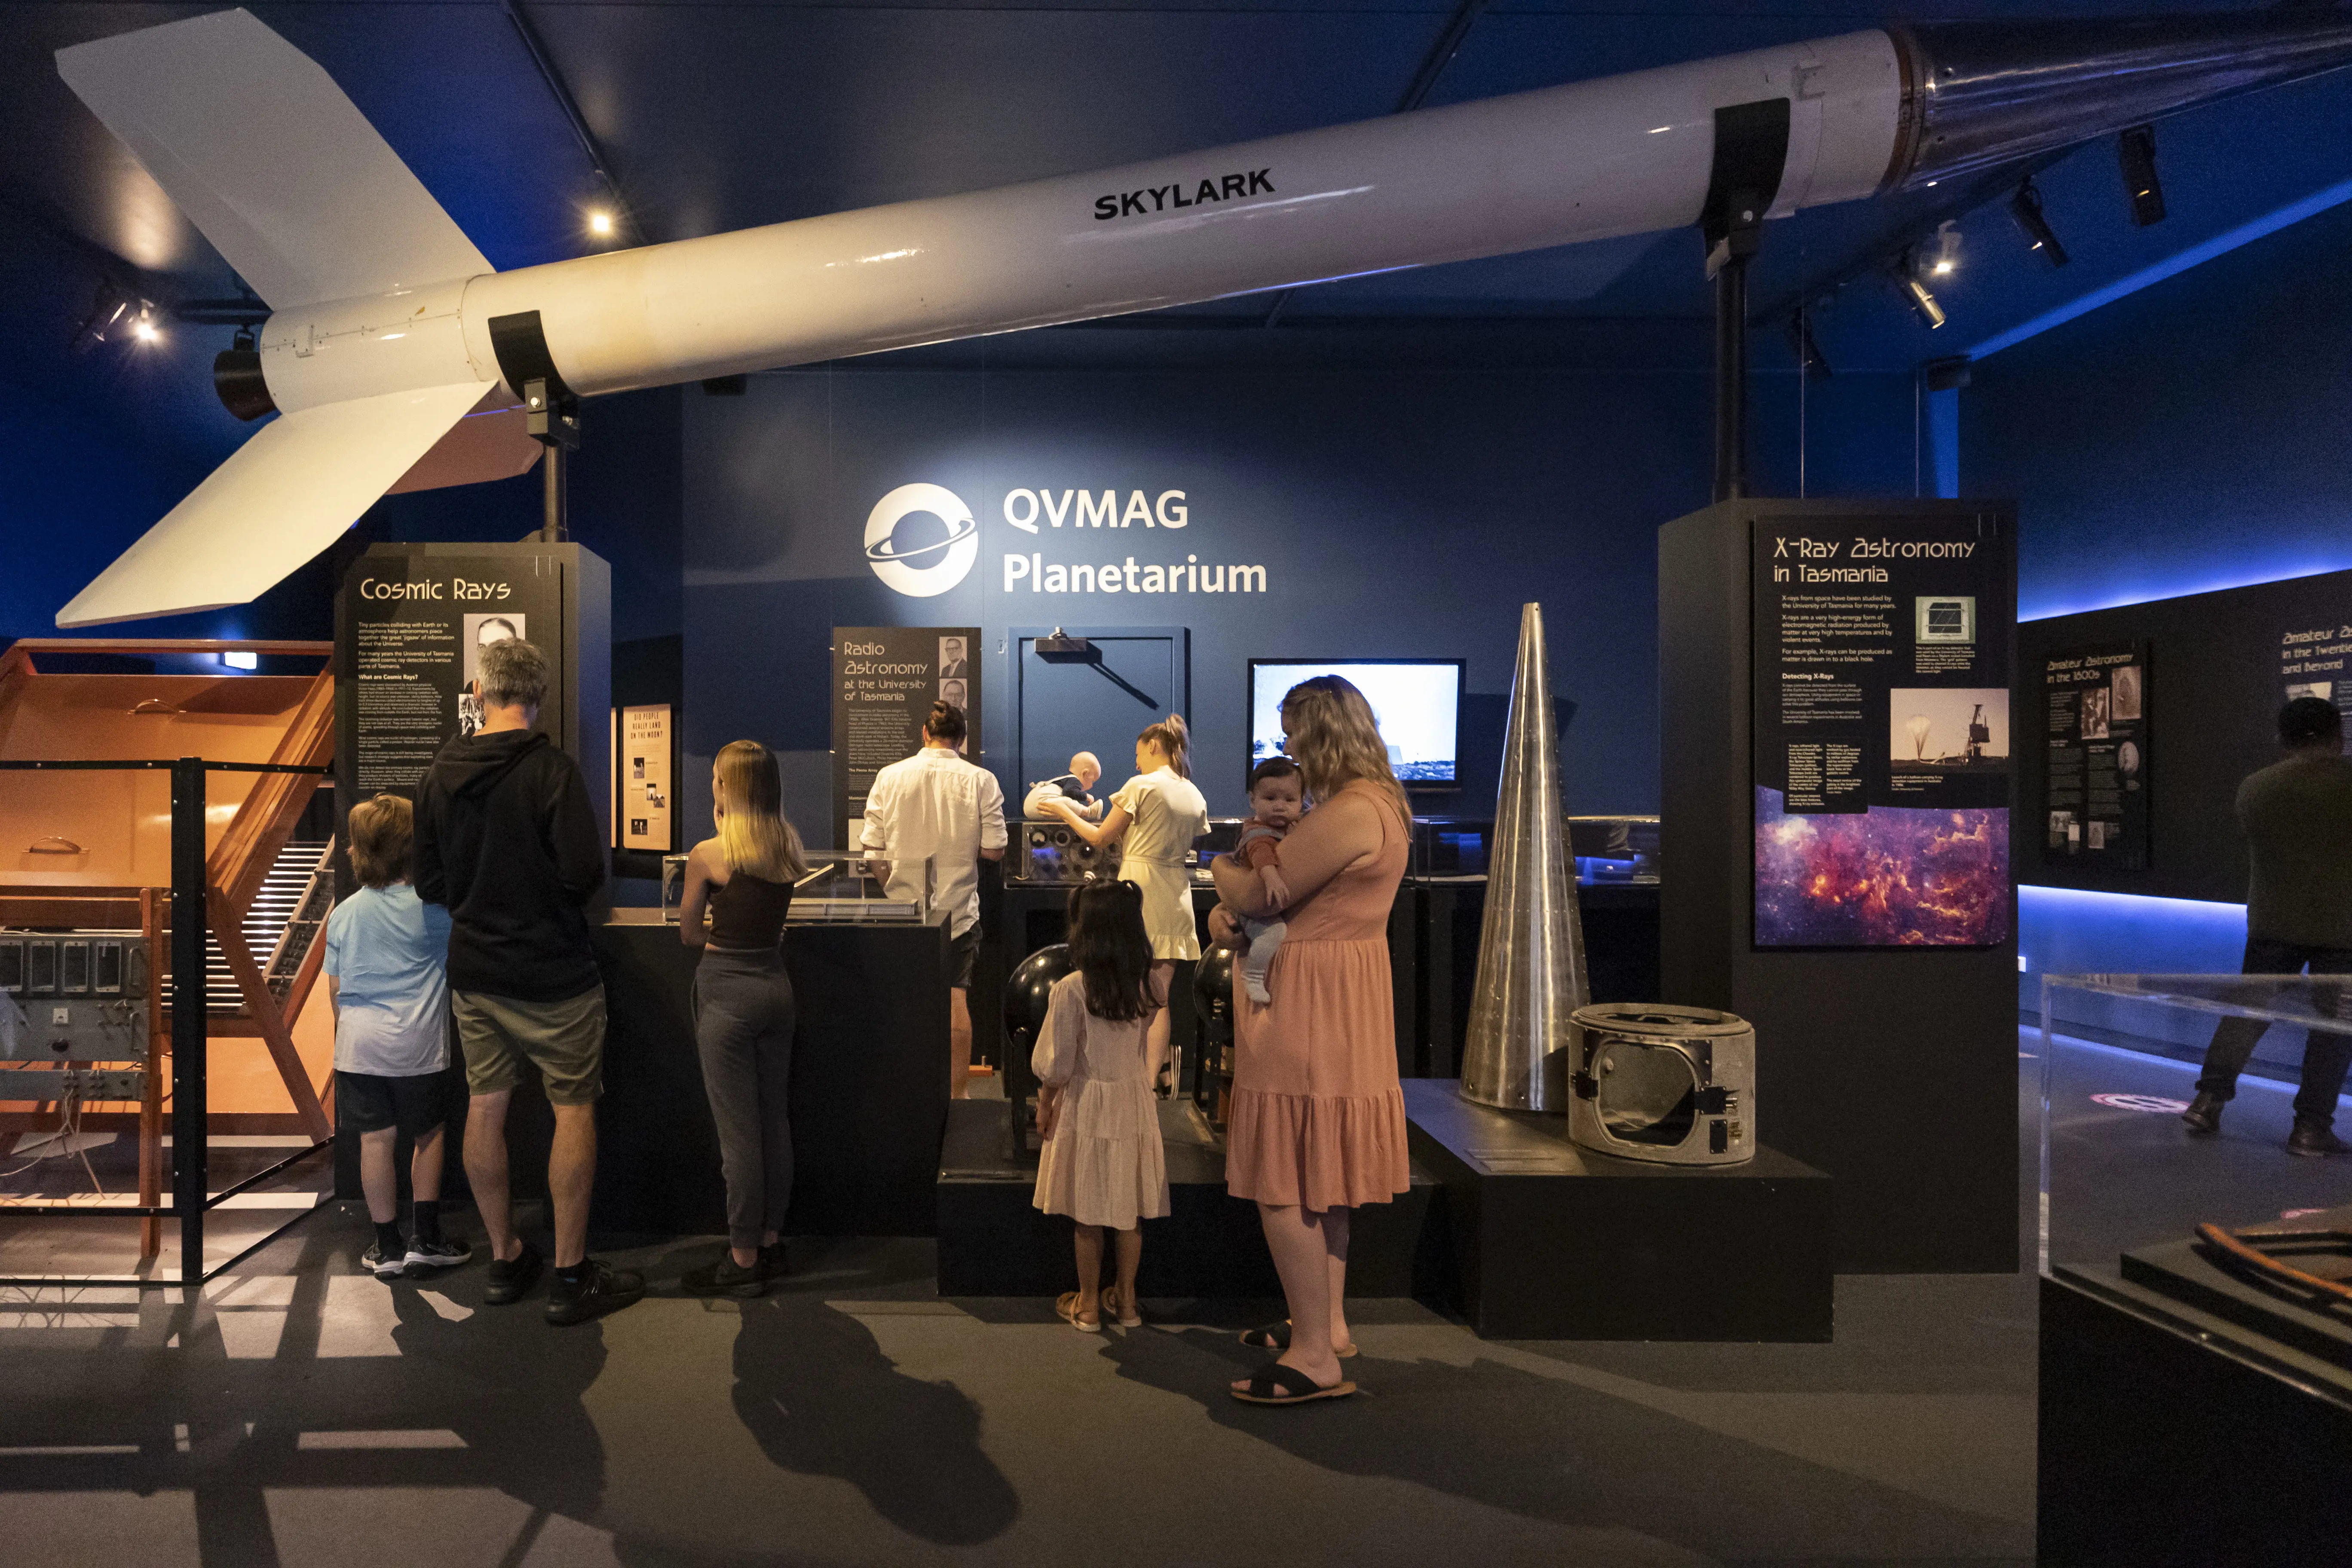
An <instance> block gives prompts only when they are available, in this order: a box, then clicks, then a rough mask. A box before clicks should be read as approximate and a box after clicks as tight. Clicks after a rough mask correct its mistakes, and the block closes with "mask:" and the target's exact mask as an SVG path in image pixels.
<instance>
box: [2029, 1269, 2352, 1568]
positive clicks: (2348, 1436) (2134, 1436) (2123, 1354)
mask: <svg viewBox="0 0 2352 1568" xmlns="http://www.w3.org/2000/svg"><path fill="white" fill-rule="evenodd" d="M2180 1251H2181V1252H2182V1253H2183V1254H2185V1253H2186V1252H2187V1248H2186V1247H2185V1246H2184V1247H2182V1248H2181V1249H2180ZM2189 1261H2191V1262H2193V1261H2194V1260H2193V1259H2191V1260H2189ZM2199 1266H2200V1267H2203V1266H2202V1265H2201V1264H2200V1265H2199ZM2158 1268H2162V1269H2163V1270H2164V1271H2166V1272H2184V1271H2185V1269H2184V1268H2183V1258H2180V1257H2178V1256H2176V1257H2173V1258H2166V1259H2159V1260H2158ZM2215 1274H2216V1279H2217V1280H2218V1281H2219V1282H2220V1283H2219V1286H2218V1288H2217V1289H2216V1291H2215V1293H2214V1294H2215V1297H2231V1296H2233V1295H2235V1293H2236V1292H2237V1291H2251V1290H2252V1287H2250V1286H2245V1285H2242V1284H2240V1283H2238V1282H2236V1281H2232V1280H2228V1279H2227V1277H2225V1276H2220V1275H2219V1272H2218V1271H2215ZM2182 1294H2183V1295H2184V1296H2185V1295H2186V1294H2187V1293H2186V1292H2184V1293H2182ZM2167 1296H2168V1293H2166V1292H2159V1291H2157V1290H2153V1289H2148V1288H2147V1287H2146V1286H2144V1285H2138V1284H2135V1283H2133V1282H2131V1281H2129V1280H2121V1281H2117V1280H2106V1281H2102V1282H2098V1283H2096V1284H2095V1285H2094V1284H2093V1283H2091V1282H2089V1281H2072V1282H2070V1281H2068V1280H2064V1279H2043V1280H2042V1375H2041V1435H2040V1444H2039V1460H2038V1469H2039V1481H2040V1486H2039V1491H2040V1497H2041V1501H2040V1505H2039V1511H2040V1518H2039V1521H2038V1522H2039V1531H2040V1537H2041V1561H2042V1562H2044V1563H2063V1564H2065V1565H2066V1568H2107V1565H2110V1564H2112V1565H2113V1568H2155V1565H2158V1564H2182V1565H2189V1564H2196V1565H2199V1568H2202V1565H2203V1564H2208V1563H2265V1564H2276V1565H2278V1568H2336V1564H2340V1563H2344V1562H2346V1561H2347V1559H2352V1546H2347V1530H2346V1526H2345V1510H2344V1478H2345V1477H2346V1476H2347V1474H2352V1373H2347V1370H2346V1369H2345V1368H2343V1367H2342V1366H2340V1365H2331V1364H2329V1363H2326V1362H2323V1361H2321V1360H2319V1359H2318V1358H2316V1357H2314V1356H2311V1355H2309V1354H2306V1353H2305V1352H2302V1351H2300V1350H2298V1349H2296V1348H2295V1347H2294V1344H2292V1343H2291V1342H2289V1341H2288V1340H2287V1339H2282V1338H2278V1337H2273V1336H2271V1335H2266V1334H2261V1333H2256V1332H2254V1331H2251V1330H2249V1329H2247V1328H2246V1327H2244V1326H2243V1325H2242V1323H2240V1322H2236V1321H2231V1317H2230V1316H2225V1315H2222V1314H2221V1313H2218V1312H2207V1311H2200V1310H2197V1309H2196V1308H2194V1307H2191V1306H2189V1305H2188V1303H2187V1301H2186V1300H2184V1299H2181V1298H2180V1297H2174V1298H2173V1299H2169V1300H2168V1299H2167ZM2212 1304H2215V1305H2220V1304H2221V1302H2220V1300H2213V1301H2212ZM2290 1310H2299V1309H2290Z"/></svg>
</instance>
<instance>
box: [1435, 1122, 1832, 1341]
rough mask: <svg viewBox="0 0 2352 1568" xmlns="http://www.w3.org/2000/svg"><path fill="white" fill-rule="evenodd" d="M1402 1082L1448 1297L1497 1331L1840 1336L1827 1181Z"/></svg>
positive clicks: (1768, 1162)
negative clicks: (1656, 1157)
mask: <svg viewBox="0 0 2352 1568" xmlns="http://www.w3.org/2000/svg"><path fill="white" fill-rule="evenodd" d="M1458 1090H1459V1085H1458V1084H1457V1083H1456V1082H1455V1080H1454V1079H1407V1080H1406V1081H1405V1086H1404V1102H1405V1112H1406V1115H1407V1117H1408V1118H1409V1119H1410V1121H1411V1126H1412V1152H1413V1158H1414V1162H1415V1163H1416V1164H1418V1165H1421V1166H1423V1167H1425V1168H1427V1169H1428V1170H1429V1171H1430V1172H1432V1173H1434V1174H1435V1175H1436V1176H1437V1178H1438V1180H1439V1181H1440V1182H1442V1183H1443V1184H1444V1187H1445V1219H1446V1226H1445V1228H1446V1230H1447V1232H1448V1234H1449V1237H1450V1241H1451V1247H1452V1252H1453V1265H1454V1266H1453V1269H1452V1276H1453V1280H1454V1296H1453V1299H1452V1302H1451V1304H1452V1305H1454V1307H1456V1308H1457V1309H1458V1310H1460V1311H1461V1312H1462V1313H1463V1315H1464V1316H1465V1317H1466V1318H1467V1319H1468V1320H1469V1321H1470V1325H1471V1327H1473V1328H1475V1329H1476V1330H1477V1331H1478V1332H1479V1334H1480V1335H1481V1336H1482V1337H1485V1338H1488V1339H1576V1340H1717V1341H1769V1342H1820V1341H1825V1340H1827V1339H1828V1338H1829V1337H1830V1327H1831V1319H1832V1285H1833V1283H1834V1281H1833V1272H1832V1253H1831V1238H1832V1210H1831V1184H1830V1179H1829V1178H1828V1177H1827V1176H1824V1175H1823V1174H1822V1173H1820V1172H1819V1171H1816V1170H1813V1169H1812V1168H1811V1167H1810V1166H1807V1165H1801V1164H1799V1163H1797V1162H1796V1161H1794V1160H1791V1159H1790V1158H1789V1157H1788V1156H1787V1155H1785V1154H1780V1153H1777V1152H1774V1151H1772V1150H1770V1149H1767V1148H1763V1147H1761V1146H1759V1148H1758V1150H1757V1152H1756V1158H1755V1159H1753V1160H1751V1161H1749V1162H1748V1163H1746V1164H1744V1165H1727V1166H1716V1167H1689V1166H1675V1165H1654V1164H1648V1163H1643V1162H1640V1161H1633V1160H1618V1159H1612V1158H1610V1157H1609V1156H1607V1155H1602V1154H1593V1153H1588V1152H1585V1151H1583V1150H1581V1149H1579V1148H1577V1147H1576V1146H1575V1145H1574V1144H1572V1143H1570V1142H1569V1141H1568V1119H1567V1118H1566V1117H1564V1116H1546V1115H1537V1114H1533V1113H1530V1112H1521V1111H1504V1110H1492V1109H1490V1108H1488V1107H1486V1106H1483V1105H1474V1104H1472V1103H1470V1102H1469V1101H1468V1100H1464V1099H1462V1098H1461V1095H1460V1093H1459V1092H1458Z"/></svg>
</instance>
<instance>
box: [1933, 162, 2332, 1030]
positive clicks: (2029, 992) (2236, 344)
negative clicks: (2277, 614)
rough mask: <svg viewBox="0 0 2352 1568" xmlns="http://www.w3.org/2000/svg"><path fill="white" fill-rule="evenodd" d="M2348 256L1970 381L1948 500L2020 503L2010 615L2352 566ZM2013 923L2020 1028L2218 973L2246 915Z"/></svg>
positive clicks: (2065, 343) (2181, 907)
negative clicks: (2072, 1004) (2059, 992)
mask: <svg viewBox="0 0 2352 1568" xmlns="http://www.w3.org/2000/svg"><path fill="white" fill-rule="evenodd" d="M2347 245H2352V207H2342V206H2339V207H2336V208H2334V209H2332V210H2329V211H2326V212H2324V213H2322V214H2320V215H2318V216H2315V217H2311V218H2308V219H2305V221H2303V222H2301V223H2299V224H2296V225H2295V226H2293V227H2290V228H2286V229H2284V230H2282V231H2280V232H2278V233H2276V234H2273V235H2272V236H2270V237H2266V238H2263V239H2260V240H2257V241H2255V242H2254V243H2252V244H2250V245H2247V246H2245V247H2242V248H2240V249H2237V250H2234V251H2231V252H2230V253H2229V254H2227V255H2224V256H2221V257H2220V258H2217V259H2215V260H2212V261H2209V262H2207V263H2205V264H2204V265H2202V266H2200V267H2198V268H2194V269H2193V270H2190V271H2187V272H2183V273H2181V274H2179V275H2178V276H2176V277H2173V278H2170V279H2167V280H2165V281H2163V282H2161V283H2158V284H2156V285H2154V286H2152V287H2150V288H2147V289H2143V290H2141V291H2140V292H2138V293H2136V294H2132V295H2130V296H2128V297H2126V298H2125V299H2122V300H2118V301H2116V302H2115V303H2113V304H2110V305H2107V306H2105V308H2103V309H2101V310H2095V311H2094V312H2092V313H2091V314H2088V315H2085V316H2083V317H2080V318H2078V319H2076V320H2074V321H2069V322H2067V323H2065V324H2064V325H2062V326H2059V327H2056V328H2054V329H2053V330H2051V331H2047V332H2044V333H2042V334H2041V335H2039V336H2037V337H2034V338H2032V339H2030V340H2028V341H2027V342H2024V343H2022V344H2021V345H2020V346H2018V347H2016V348H2012V349H2008V350H2005V351H2003V352H2001V353H1998V354H1996V355H1994V356H1992V357H1990V358H1988V359H1986V360H1983V361H1980V362H1979V363H1978V364H1977V366H1976V367H1975V371H1974V376H1973V380H1972V382H1971V384H1970V385H1969V388H1968V389H1967V390H1966V391H1965V392H1963V393H1961V394H1960V400H1961V420H1962V433H1963V439H1962V443H1961V464H1962V479H1963V483H1964V486H1965V493H1968V494H1971V495H1976V494H1995V495H2013V496H2015V497H2017V499H2018V507H2019V517H2020V523H2019V533H2020V542H2021V550H2020V564H2019V602H2020V613H2021V615H2022V616H2026V617H2028V618H2033V617H2041V616H2054V615H2063V614H2066V613H2069V612H2073V611H2078V610H2084V609H2090V608H2094V607H2097V606H2101V605H2121V604H2132V603H2139V602H2144V601H2147V600H2152V599H2158V598H2169V597H2173V596H2176V595H2186V594H2192V593H2200V592H2204V591H2207V590H2210V589H2214V588H2221V587H2229V586H2235V585H2239V584H2252V583H2262V582H2270V581H2273V580H2276V579H2280V578H2285V577H2294V576H2299V575H2303V574H2309V573H2315V572H2320V571H2327V570H2336V569H2342V568H2344V567H2347V566H2352V527H2347V521H2352V399H2347V397H2346V395H2345V389H2346V386H2347V382H2346V366H2347V364H2352V300H2347V298H2346V296H2345V294H2344V291H2343V288H2342V277H2343V257H2344V254H2345V251H2346V248H2347ZM2159 787H2161V786H2160V785H2159ZM2216 815H2217V818H2221V819H2217V820H2216V821H2215V822H2213V824H2212V825H2211V827H2212V831H2213V832H2215V833H2219V834H2229V833H2234V832H2235V831H2236V828H2235V826H2234V824H2232V823H2230V822H2229V821H2227V820H2226V806H2220V807H2218V808H2217V813H2216ZM2157 853H2158V854H2159V855H2161V854H2162V853H2163V847H2162V846H2161V845H2158V846H2157ZM2019 920H2020V935H2021V952H2023V953H2024V954H2025V955H2026V956H2027V958H2028V960H2029V962H2030V963H2031V964H2032V973H2029V974H2026V975H2024V976H2021V984H2020V994H2019V1001H2020V1005H2021V1007H2027V1008H2032V1007H2034V1006H2038V1005H2039V1004H2038V995H2039V978H2040V974H2041V973H2043V972H2045V971H2046V972H2051V973H2065V972H2070V971H2071V972H2083V971H2093V972H2096V971H2117V972H2125V973H2156V972H2163V971H2168V970H2169V971H2180V972H2191V971H2231V970H2234V969H2236V968H2237V966H2238V962H2239V957H2240V953H2241V951H2242V944H2243V942H2244V939H2245V909H2244V906H2243V905H2241V904H2221V903H2216V904H2200V903H2191V902H2188V901H2186V900H2171V899H2141V898H2132V897H2124V896H2114V895H2106V894H2094V893H2080V892H2073V891H2067V890H2062V889H2021V895H2020V916H2019ZM2143 1011H2144V1010H2143ZM2083 1021H2084V1022H2086V1023H2094V1024H2095V1023H2097V1022H2099V1021H2100V1020H2099V1019H2098V1018H2097V1017H2095V1016H2090V1015H2089V1014H2087V1013H2086V1014H2084V1019H2083ZM2173 1043H2174V1044H2176V1045H2178V1044H2183V1043H2187V1042H2173ZM2292 1045H2293V1041H2292V1040H2291V1039H2290V1038H2288V1037H2287V1035H2286V1032H2284V1031H2274V1032H2273V1037H2271V1038H2268V1039H2266V1040H2265V1041H2264V1042H2263V1060H2266V1061H2268V1060H2278V1059H2292Z"/></svg>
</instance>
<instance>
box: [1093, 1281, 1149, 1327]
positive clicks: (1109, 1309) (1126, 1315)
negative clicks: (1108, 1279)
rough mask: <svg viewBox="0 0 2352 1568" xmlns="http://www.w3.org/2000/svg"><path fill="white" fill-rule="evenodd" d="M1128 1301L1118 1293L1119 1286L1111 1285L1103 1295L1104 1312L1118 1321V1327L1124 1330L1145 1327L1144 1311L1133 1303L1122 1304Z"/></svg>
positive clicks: (1104, 1290)
mask: <svg viewBox="0 0 2352 1568" xmlns="http://www.w3.org/2000/svg"><path fill="white" fill-rule="evenodd" d="M1126 1301H1127V1299H1126V1298H1125V1297H1123V1296H1121V1295H1120V1294H1119V1293H1118V1286H1116V1285H1111V1286H1107V1287H1105V1288H1104V1289H1103V1293H1102V1310H1103V1311H1104V1312H1105V1313H1107V1314H1108V1315H1109V1316H1110V1317H1112V1318H1113V1319H1115V1320H1116V1321H1118V1326H1119V1327H1120V1328H1122V1329H1139V1328H1141V1327H1143V1309H1142V1308H1141V1307H1139V1306H1138V1305H1136V1304H1135V1303H1133V1302H1127V1304H1126V1305H1124V1306H1122V1305H1121V1304H1120V1303H1121V1302H1126Z"/></svg>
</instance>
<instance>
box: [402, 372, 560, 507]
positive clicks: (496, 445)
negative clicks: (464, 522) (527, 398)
mask: <svg viewBox="0 0 2352 1568" xmlns="http://www.w3.org/2000/svg"><path fill="white" fill-rule="evenodd" d="M496 391H497V388H495V387H493V388H492V389H491V392H492V394H495V393H496ZM482 401H483V402H485V403H488V402H490V401H492V398H491V397H490V396H488V395H486V396H485V397H484V398H483V399H482ZM525 426H526V419H525V414H524V410H523V409H522V408H521V407H520V406H519V405H518V406H516V407H512V408H477V409H475V410H474V412H473V413H471V414H469V415H467V416H466V417H465V418H463V419H460V420H458V421H457V424H455V425H453V426H450V427H449V433H448V434H447V435H446V436H444V437H441V439H440V440H439V441H437V442H436V443H435V444H434V447H433V449H432V450H431V451H429V452H427V453H425V456H423V457H421V458H417V459H416V464H415V467H414V468H410V469H409V470H408V472H406V473H404V474H403V475H401V476H400V478H399V479H395V480H394V481H393V486H392V489H389V490H386V491H385V492H384V493H385V494H386V495H395V496H403V495H406V494H408V493H409V492H410V491H411V490H437V489H446V488H447V487H449V486H451V485H479V484H488V483H489V482H490V481H492V480H494V479H513V478H514V477H515V476H517V475H518V474H527V473H529V472H530V470H531V467H532V465H534V464H536V463H537V462H538V461H539V459H540V456H541V454H542V453H543V452H545V451H546V448H545V447H541V445H540V444H539V440H538V438H537V437H534V436H532V435H531V433H530V430H529V429H528V428H526V427H525Z"/></svg>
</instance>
